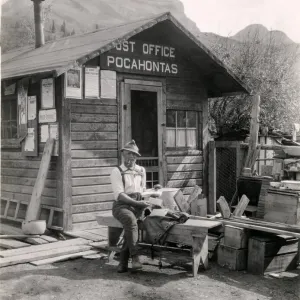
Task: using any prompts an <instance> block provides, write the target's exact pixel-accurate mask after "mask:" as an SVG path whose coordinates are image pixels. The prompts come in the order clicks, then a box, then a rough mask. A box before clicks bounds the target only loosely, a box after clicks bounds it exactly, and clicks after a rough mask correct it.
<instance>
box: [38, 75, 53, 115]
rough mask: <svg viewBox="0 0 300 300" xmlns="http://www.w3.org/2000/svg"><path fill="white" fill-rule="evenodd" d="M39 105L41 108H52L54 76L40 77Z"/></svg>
mask: <svg viewBox="0 0 300 300" xmlns="http://www.w3.org/2000/svg"><path fill="white" fill-rule="evenodd" d="M41 100H42V101H41V107H42V108H43V109H47V108H54V107H55V102H54V78H46V79H42V98H41Z"/></svg>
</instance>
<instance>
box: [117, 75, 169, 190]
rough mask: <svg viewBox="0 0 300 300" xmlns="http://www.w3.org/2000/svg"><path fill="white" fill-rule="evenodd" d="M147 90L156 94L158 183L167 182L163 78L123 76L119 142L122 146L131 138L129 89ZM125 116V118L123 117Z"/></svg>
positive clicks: (164, 183)
mask: <svg viewBox="0 0 300 300" xmlns="http://www.w3.org/2000/svg"><path fill="white" fill-rule="evenodd" d="M132 90H138V91H148V92H156V94H157V131H158V132H157V134H158V145H157V146H158V169H159V183H160V184H162V185H163V186H165V185H166V183H167V172H166V171H167V169H166V167H167V165H166V159H165V149H166V138H165V137H166V126H165V125H166V93H165V85H164V84H163V80H159V81H156V80H139V79H130V78H125V79H124V81H123V82H121V101H120V102H121V103H120V104H121V105H120V125H121V128H120V142H121V146H123V145H124V144H125V143H126V142H128V141H129V140H131V133H132V132H131V91H132ZM125 116H127V118H125Z"/></svg>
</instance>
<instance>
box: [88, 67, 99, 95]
mask: <svg viewBox="0 0 300 300" xmlns="http://www.w3.org/2000/svg"><path fill="white" fill-rule="evenodd" d="M99 71H100V68H99V67H96V68H91V67H90V68H85V71H84V75H85V80H84V82H85V90H84V95H85V97H86V98H99V92H100V82H99V81H100V80H99V79H100V78H99Z"/></svg>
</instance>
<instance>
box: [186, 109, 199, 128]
mask: <svg viewBox="0 0 300 300" xmlns="http://www.w3.org/2000/svg"><path fill="white" fill-rule="evenodd" d="M186 114H187V127H197V113H196V112H195V111H187V112H186Z"/></svg>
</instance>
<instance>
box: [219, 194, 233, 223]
mask: <svg viewBox="0 0 300 300" xmlns="http://www.w3.org/2000/svg"><path fill="white" fill-rule="evenodd" d="M217 204H218V207H219V210H220V212H221V214H222V217H223V218H224V219H229V218H230V216H231V211H230V208H229V205H228V203H227V201H226V199H225V198H224V197H223V196H221V197H220V198H219V199H218V201H217Z"/></svg>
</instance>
